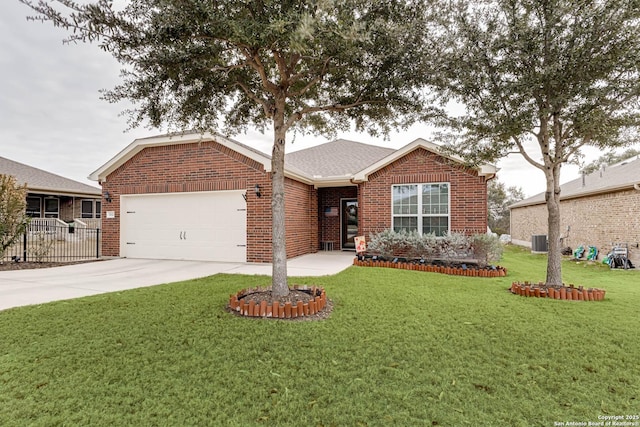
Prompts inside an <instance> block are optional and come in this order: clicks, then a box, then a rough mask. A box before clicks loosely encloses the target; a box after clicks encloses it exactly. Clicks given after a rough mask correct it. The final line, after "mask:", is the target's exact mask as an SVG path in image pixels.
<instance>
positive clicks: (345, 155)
mask: <svg viewBox="0 0 640 427" xmlns="http://www.w3.org/2000/svg"><path fill="white" fill-rule="evenodd" d="M202 141H215V142H217V143H219V144H221V145H223V146H226V147H227V148H229V149H231V150H234V151H236V152H238V153H240V154H242V155H244V156H246V157H248V158H250V159H252V160H254V161H256V162H258V163H260V164H262V166H263V167H264V170H265V172H270V171H271V156H269V155H267V154H264V153H262V152H260V151H258V150H255V149H253V148H251V147H248V146H246V145H243V144H241V143H239V142H237V141H234V140H232V139H229V138H225V137H223V136H220V135H214V134H210V133H205V134H199V133H189V134H173V135H161V136H155V137H150V138H141V139H136V140H135V141H133V142H132V143H131V144H129V145H128V146H127V147H125V148H124V149H123V150H122V151H120V152H119V153H118V154H117V155H116V156H115V157H113V158H112V159H111V160H109V161H108V162H107V163H105V164H104V165H103V166H101V167H100V168H99V169H97V170H96V171H95V172H93V173H92V174H91V175H90V176H89V178H90V179H93V180H96V181H101V182H105V181H106V179H107V177H108V176H109V174H111V173H112V172H113V171H115V170H116V169H117V168H119V167H120V166H122V165H123V164H124V163H126V162H127V161H128V160H129V159H131V158H133V156H135V155H136V154H137V153H139V152H140V151H142V150H143V149H145V148H147V147H158V146H166V145H175V144H189V143H199V142H202ZM420 147H421V148H424V149H425V150H428V151H431V152H433V153H436V154H438V155H440V156H443V157H445V158H448V159H450V160H452V161H454V162H457V163H460V164H464V162H463V161H462V159H460V158H455V157H452V156H445V155H443V154H441V153H440V150H439V147H438V146H437V145H436V144H434V143H432V142H429V141H426V140H424V139H416V140H415V141H413V142H412V143H410V144H408V145H406V146H404V147H402V148H401V149H399V150H394V149H392V148H386V147H380V146H377V145H370V144H364V143H361V142H355V141H349V140H345V139H338V140H335V141H332V142H328V143H325V144H321V145H317V146H314V147H311V148H307V149H303V150H299V151H294V152H292V153H288V154H286V156H285V175H286V176H287V177H289V178H293V179H295V180H298V181H300V182H303V183H305V184H309V185H315V186H316V187H326V186H343V185H354V181H360V182H362V181H366V180H367V179H368V177H369V175H370V174H371V173H373V172H375V171H377V170H379V169H382V168H383V167H385V166H386V165H388V164H390V163H392V162H394V161H396V160H397V159H399V158H401V157H403V156H405V155H406V154H408V153H410V152H412V151H413V150H415V149H417V148H420ZM477 169H478V173H479V175H481V176H489V177H493V176H494V175H495V173H496V168H495V166H493V165H488V164H486V165H482V166H480V167H479V168H477Z"/></svg>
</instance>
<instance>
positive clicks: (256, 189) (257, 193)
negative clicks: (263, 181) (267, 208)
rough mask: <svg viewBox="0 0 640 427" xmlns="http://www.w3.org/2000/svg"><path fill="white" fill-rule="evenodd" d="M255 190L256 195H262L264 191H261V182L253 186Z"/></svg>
mask: <svg viewBox="0 0 640 427" xmlns="http://www.w3.org/2000/svg"><path fill="white" fill-rule="evenodd" d="M253 191H255V192H256V196H258V197H262V193H261V192H260V185H259V184H256V186H255V187H253Z"/></svg>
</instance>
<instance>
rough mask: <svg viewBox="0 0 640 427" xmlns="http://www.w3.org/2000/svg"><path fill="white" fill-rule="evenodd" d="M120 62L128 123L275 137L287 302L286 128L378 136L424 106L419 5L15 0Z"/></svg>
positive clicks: (277, 261) (277, 263) (278, 237)
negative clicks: (264, 133) (251, 132)
mask: <svg viewBox="0 0 640 427" xmlns="http://www.w3.org/2000/svg"><path fill="white" fill-rule="evenodd" d="M20 1H21V2H22V3H25V4H27V5H29V6H30V7H31V8H32V9H33V10H35V11H36V12H37V15H36V16H35V17H34V18H35V19H41V20H45V21H51V22H52V23H53V24H54V25H56V26H59V27H63V28H66V29H67V30H69V31H70V36H69V38H68V41H72V42H77V41H81V42H95V43H97V44H98V45H99V47H100V48H101V49H103V50H105V51H106V52H108V53H110V54H111V55H113V57H114V58H115V59H117V60H118V61H119V62H120V63H121V64H123V66H124V68H123V70H124V71H123V72H122V83H121V84H119V85H118V86H117V87H115V88H113V89H112V90H109V91H107V92H106V93H105V96H104V97H105V98H106V99H107V100H108V101H111V102H118V101H121V100H128V101H131V102H132V103H133V105H134V108H133V109H132V110H130V111H129V115H130V118H131V124H132V125H133V126H136V125H139V124H140V123H144V122H145V121H147V120H148V122H149V123H150V124H151V125H152V126H154V127H155V126H158V127H159V126H169V127H170V128H172V129H175V130H185V129H197V130H202V131H204V130H212V131H216V130H218V129H222V130H223V131H224V132H225V133H227V134H235V133H238V132H239V131H242V130H245V129H246V128H247V126H255V127H257V128H259V129H261V130H264V129H272V130H273V152H272V186H273V188H272V194H273V196H272V212H273V228H272V233H273V279H272V280H273V282H272V284H273V287H272V291H273V292H274V293H276V294H277V295H284V294H286V293H288V287H287V279H286V278H287V270H286V247H285V216H284V183H285V181H284V154H285V153H284V151H285V142H286V140H287V135H288V133H289V132H290V131H292V130H296V129H297V130H301V131H303V132H304V131H310V132H314V133H325V134H326V133H329V134H332V133H334V132H335V131H337V130H341V129H347V128H349V127H350V126H355V128H356V129H358V130H367V131H369V132H371V133H374V134H376V133H386V132H388V131H389V130H390V129H391V128H393V127H394V126H399V125H404V124H407V123H408V122H410V121H411V120H412V119H413V118H415V117H416V115H417V113H419V112H420V110H421V109H424V107H423V106H424V105H426V103H425V97H424V93H423V91H422V87H424V86H423V84H424V79H425V77H427V74H425V73H423V72H421V70H424V65H423V63H424V62H425V61H427V60H428V58H429V55H430V52H431V51H432V50H431V49H430V48H429V45H428V43H427V41H426V36H427V27H426V17H427V15H428V13H429V11H428V10H427V5H428V3H427V2H424V1H409V0H404V1H397V0H382V1H379V0H370V1H369V0H335V1H334V0H302V1H299V0H295V1H294V0H244V1H241V0H218V1H213V0H130V1H126V2H123V3H124V4H123V5H122V6H121V7H117V5H116V6H114V4H113V2H111V1H109V0H98V1H96V2H95V3H91V4H85V3H76V2H74V1H71V0H57V1H55V2H53V3H52V2H49V1H44V0H39V1H35V0H20Z"/></svg>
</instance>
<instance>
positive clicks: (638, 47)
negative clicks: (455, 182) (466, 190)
mask: <svg viewBox="0 0 640 427" xmlns="http://www.w3.org/2000/svg"><path fill="white" fill-rule="evenodd" d="M450 4H451V6H450V9H449V12H448V13H446V14H444V15H443V17H442V21H440V24H441V26H440V32H439V35H440V37H441V41H440V43H438V46H439V47H440V55H441V58H442V62H441V63H440V64H441V68H439V72H438V74H437V77H438V78H439V82H438V87H439V89H438V90H439V93H440V96H441V99H442V100H443V101H444V102H451V101H455V102H458V103H460V104H461V105H462V106H463V107H464V112H463V113H461V114H460V115H458V116H455V117H450V118H449V120H447V121H446V122H445V124H446V125H448V126H450V127H451V128H453V130H454V132H453V134H452V135H449V137H450V142H451V143H452V149H453V150H455V151H456V152H458V153H459V154H462V155H463V156H464V157H466V158H467V159H468V160H469V161H470V162H479V161H492V160H495V159H498V158H501V157H504V156H505V155H507V154H508V153H513V152H516V153H520V154H521V155H522V156H523V157H524V158H525V159H526V160H527V161H528V162H529V163H530V164H531V165H533V166H534V167H536V168H538V169H540V170H541V171H542V173H543V174H544V177H545V180H546V192H545V194H546V201H547V208H548V214H549V215H548V220H549V230H548V235H549V257H548V267H547V283H549V284H559V283H562V278H561V265H560V260H561V256H560V255H561V254H560V240H559V237H560V225H559V219H560V206H559V197H560V170H561V166H562V165H563V164H565V163H567V162H576V161H578V160H579V158H580V156H581V150H582V148H583V147H585V146H595V147H599V148H601V149H603V150H604V149H606V148H615V147H622V146H624V145H628V144H629V143H630V142H632V141H633V140H634V139H633V137H632V134H633V133H635V132H637V129H638V126H639V125H640V111H639V105H640V79H639V75H640V2H638V1H633V0H632V1H629V0H600V1H586V0H486V1H474V2H470V1H463V0H457V1H453V2H451V3H450ZM445 7H446V6H445Z"/></svg>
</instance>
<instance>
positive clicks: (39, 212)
mask: <svg viewBox="0 0 640 427" xmlns="http://www.w3.org/2000/svg"><path fill="white" fill-rule="evenodd" d="M29 199H36V200H38V204H39V205H40V208H39V210H38V216H36V217H34V218H40V217H41V216H42V197H38V196H27V201H28V200H29ZM27 207H28V206H27ZM27 212H29V211H28V210H27Z"/></svg>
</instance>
